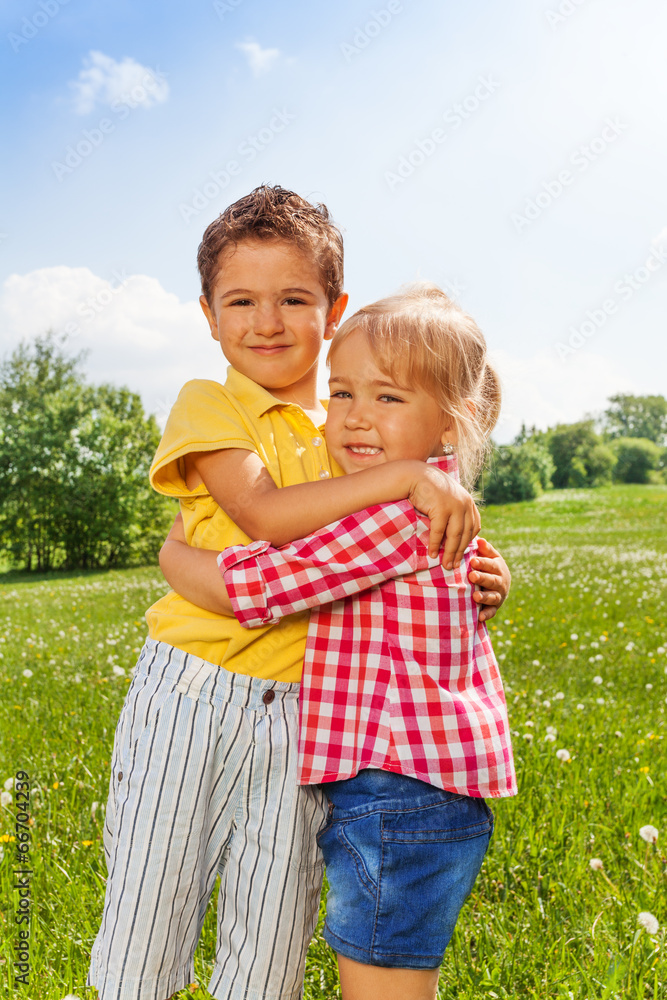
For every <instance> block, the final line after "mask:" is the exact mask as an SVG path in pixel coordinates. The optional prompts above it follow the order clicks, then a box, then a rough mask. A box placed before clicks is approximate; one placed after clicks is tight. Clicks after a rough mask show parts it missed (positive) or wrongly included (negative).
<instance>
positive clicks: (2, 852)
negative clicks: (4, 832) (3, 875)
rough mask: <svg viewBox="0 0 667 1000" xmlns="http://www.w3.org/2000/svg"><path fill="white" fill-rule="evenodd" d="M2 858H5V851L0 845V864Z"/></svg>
mask: <svg viewBox="0 0 667 1000" xmlns="http://www.w3.org/2000/svg"><path fill="white" fill-rule="evenodd" d="M4 857H5V849H4V847H3V846H2V844H0V863H2V861H3V859H4Z"/></svg>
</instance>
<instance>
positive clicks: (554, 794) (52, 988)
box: [0, 486, 667, 1000]
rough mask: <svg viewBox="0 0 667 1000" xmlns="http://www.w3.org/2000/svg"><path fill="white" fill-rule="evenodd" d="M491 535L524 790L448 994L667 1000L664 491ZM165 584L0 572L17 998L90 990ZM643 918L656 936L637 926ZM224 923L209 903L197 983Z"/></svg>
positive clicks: (622, 497)
mask: <svg viewBox="0 0 667 1000" xmlns="http://www.w3.org/2000/svg"><path fill="white" fill-rule="evenodd" d="M484 532H485V534H486V535H487V536H488V537H489V539H490V540H491V541H493V542H494V543H495V544H497V545H498V546H499V547H500V548H501V549H502V551H503V553H504V554H505V556H506V558H507V560H508V562H509V563H510V566H511V568H512V572H513V579H514V583H513V591H512V595H511V597H510V599H509V601H508V602H507V604H506V605H505V607H504V608H503V609H502V610H501V612H500V614H499V615H498V616H497V617H496V619H495V620H494V621H493V623H492V625H493V629H492V634H493V636H494V643H495V646H496V650H497V653H498V655H499V656H500V662H501V668H502V671H503V676H504V679H505V684H506V690H507V701H508V704H509V709H510V723H511V729H512V732H513V735H514V748H515V755H516V762H517V770H518V774H519V788H520V791H519V795H518V796H517V797H516V798H514V799H511V800H504V801H497V802H496V803H495V804H494V805H493V809H494V812H495V815H496V830H495V834H494V837H493V840H492V845H491V847H490V849H489V853H488V855H487V858H486V861H485V864H484V867H483V869H482V873H481V875H480V877H479V879H478V882H477V885H476V887H475V890H474V892H473V895H472V896H471V897H470V899H469V901H468V903H467V904H466V906H465V908H464V910H463V912H462V914H461V918H460V920H459V924H458V928H457V930H456V933H455V937H454V939H453V942H452V945H451V946H450V949H449V951H448V954H447V956H446V959H445V962H444V964H443V968H442V977H441V992H440V996H441V997H442V998H447V1000H454V998H457V1000H473V998H479V997H494V998H496V997H512V998H514V997H517V998H519V997H539V998H547V997H548V998H552V997H553V998H556V997H558V998H560V997H562V998H569V997H571V998H581V1000H592V998H600V1000H603V998H609V1000H611V998H615V997H628V998H633V1000H634V998H653V1000H657V998H667V961H666V960H665V954H664V953H665V947H666V939H665V931H664V924H665V921H667V894H666V891H665V890H666V882H667V878H666V875H667V860H666V859H665V856H664V854H663V843H667V828H666V822H665V820H666V817H667V794H666V788H667V785H666V784H665V764H666V763H667V752H666V747H665V742H666V741H665V732H666V730H665V709H666V708H667V704H666V696H667V676H666V673H667V654H666V651H665V648H666V647H667V606H666V591H665V580H666V579H667V488H665V487H653V486H644V487H613V488H609V489H604V490H590V491H586V490H584V491H572V490H570V491H558V492H553V493H548V494H546V495H545V496H543V497H542V498H541V499H540V500H539V501H535V502H533V503H528V504H516V505H513V506H511V507H504V508H501V507H495V508H490V509H489V510H488V511H486V512H485V513H484ZM163 590H164V583H163V582H162V580H161V577H160V574H159V572H158V571H157V570H153V569H144V570H138V571H137V570H131V571H130V570H128V571H124V572H111V573H105V574H89V575H80V576H69V577H65V576H54V577H52V578H47V579H41V580H40V579H29V580H28V579H26V578H25V577H21V576H15V577H12V576H7V575H6V576H4V577H0V685H1V688H0V690H1V691H2V699H1V708H0V739H1V741H2V742H1V744H0V783H5V782H8V784H7V785H6V786H5V791H6V792H8V793H9V795H11V798H12V801H11V802H10V801H8V795H7V794H5V795H4V796H3V808H2V810H1V811H0V848H2V849H3V850H4V858H3V860H2V862H1V864H0V875H1V882H2V885H1V890H0V891H1V898H2V906H1V908H0V937H1V944H0V947H1V949H2V950H1V952H0V956H1V957H0V962H2V965H0V991H1V992H2V995H3V996H8V997H15V996H16V997H19V996H21V997H29V998H30V1000H62V998H63V997H65V996H66V995H67V994H73V995H75V996H76V997H79V998H81V1000H93V997H95V996H96V994H95V992H94V991H92V990H87V989H86V988H85V986H84V985H83V984H84V983H85V978H86V971H87V965H88V956H89V952H90V946H91V943H92V940H93V938H94V936H95V933H96V931H97V927H98V923H99V919H100V915H101V909H102V900H103V894H104V876H105V874H106V873H105V867H104V858H103V850H102V836H101V831H102V825H103V817H104V803H105V800H106V795H107V786H108V764H109V758H110V754H111V746H112V740H113V733H114V727H115V724H116V719H117V716H118V713H119V710H120V707H121V704H122V701H123V697H124V694H125V691H126V689H127V685H128V682H129V675H130V671H131V670H132V667H133V665H134V662H135V660H136V656H137V653H138V651H139V648H140V646H141V644H142V641H143V637H144V632H145V628H144V620H143V612H144V610H145V609H146V607H148V605H149V604H150V603H152V601H153V600H154V599H155V598H156V597H157V596H158V595H159V594H161V593H162V592H163ZM557 751H567V752H568V754H569V757H568V758H567V759H565V760H563V759H560V758H562V757H565V756H566V755H565V754H560V755H557ZM19 771H24V772H26V773H27V774H28V775H29V781H30V789H31V808H30V811H31V815H32V818H33V820H34V822H33V824H32V825H31V827H30V836H31V853H30V868H31V870H32V872H33V874H32V876H31V884H30V893H31V896H30V902H31V907H32V909H31V914H32V922H31V924H30V928H31V935H30V939H29V946H30V966H31V972H30V985H29V986H27V987H20V988H19V989H16V990H15V989H14V969H13V964H12V963H13V962H14V957H15V948H16V945H17V943H18V940H19V938H18V932H19V930H20V929H21V928H22V927H25V926H26V925H18V924H17V923H16V916H15V915H16V913H17V912H18V913H20V912H21V911H20V904H21V900H20V897H19V895H18V892H17V891H16V890H14V889H13V882H14V872H15V870H16V869H17V867H19V866H18V863H17V861H16V854H17V848H18V847H19V841H20V836H21V833H20V832H19V840H17V839H15V838H16V836H17V830H16V815H17V813H16V809H17V805H18V806H20V802H18V792H17V791H16V790H15V789H14V788H13V787H10V786H11V784H12V782H11V781H8V779H12V777H13V776H14V775H15V774H16V773H17V772H19ZM21 816H22V814H19V819H21ZM647 824H651V825H653V826H655V827H657V829H658V830H659V831H660V837H659V839H658V842H657V844H655V845H654V844H650V843H647V842H645V841H644V840H643V839H642V838H641V836H640V833H639V831H640V828H641V827H643V826H645V825H647ZM20 829H21V828H19V831H20ZM592 859H600V860H601V861H602V863H603V866H604V867H603V868H602V869H599V868H598V869H597V870H596V869H594V868H592V867H591V865H590V862H591V860H592ZM24 905H25V904H24ZM647 911H648V912H650V913H651V914H653V915H654V916H655V917H656V918H657V920H658V922H659V924H660V929H659V931H658V932H657V933H656V934H649V933H648V932H647V931H646V930H645V929H644V928H643V927H642V926H641V925H640V924H639V923H638V915H639V914H640V913H642V912H647ZM214 928H215V915H214V913H213V911H212V909H211V911H210V912H209V915H208V918H207V921H206V925H205V929H204V934H203V936H202V940H201V942H200V947H199V950H198V953H197V958H196V970H197V976H198V981H199V982H200V983H206V982H207V981H208V980H207V970H209V969H210V968H211V965H212V956H213V948H214V943H215V936H214ZM338 995H339V993H338V988H337V978H336V972H335V961H334V959H333V956H332V954H331V952H330V951H329V950H328V948H327V946H326V945H325V944H324V942H323V941H322V939H321V937H320V936H319V935H318V936H316V938H315V939H314V941H313V943H312V945H311V949H310V953H309V960H308V967H307V983H306V996H307V997H308V998H311V1000H315V998H325V997H326V998H332V997H336V996H338ZM191 996H192V997H195V998H196V1000H207V998H208V997H209V994H208V993H207V991H206V990H205V988H204V987H203V986H200V987H199V988H198V989H196V990H193V992H192V993H189V992H188V991H184V992H182V993H180V994H178V997H179V1000H186V998H187V1000H189V998H190V997H191Z"/></svg>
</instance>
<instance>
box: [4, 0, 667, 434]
mask: <svg viewBox="0 0 667 1000" xmlns="http://www.w3.org/2000/svg"><path fill="white" fill-rule="evenodd" d="M666 41H667V6H664V5H662V4H660V3H658V2H657V0H636V2H634V3H633V4H629V3H627V2H622V0H504V2H503V3H502V4H501V3H497V2H495V3H494V2H491V0H466V3H460V2H455V0H412V2H410V0H378V2H377V3H376V4H375V5H373V4H369V5H368V6H366V5H365V4H363V3H358V2H355V3H353V2H352V0H339V2H337V3H336V4H335V5H334V4H313V3H306V2H296V3H288V4H280V5H277V4H275V3H269V2H268V0H211V2H209V0H201V2H200V0H193V2H192V3H190V4H187V5H186V4H183V3H181V2H176V0H162V2H160V3H159V4H158V3H156V2H153V0H146V2H142V3H136V0H135V2H133V3H130V2H129V0H116V2H114V3H113V4H99V3H94V2H91V0H67V2H63V0H34V2H22V3H19V2H8V3H5V4H3V5H2V9H1V10H0V45H1V46H2V47H3V49H4V52H3V58H2V60H1V61H0V82H1V83H2V93H3V95H4V100H3V103H2V110H1V114H2V119H3V120H2V122H1V127H2V134H3V135H4V136H5V155H4V157H3V165H2V167H1V168H0V169H1V170H2V185H1V189H0V190H1V192H2V193H1V195H0V357H6V356H8V355H9V353H10V352H11V351H12V350H13V349H14V348H15V347H16V345H17V344H18V343H19V342H21V341H23V340H29V339H31V338H33V337H35V336H37V335H40V334H43V333H44V332H46V330H48V329H53V330H54V331H56V332H58V333H60V334H63V335H64V334H66V335H67V344H68V350H71V351H72V352H73V353H75V352H79V351H86V352H87V355H86V359H85V362H84V367H85V371H86V372H87V374H88V376H89V377H90V379H91V380H93V381H95V382H102V381H106V382H113V383H115V384H119V385H120V384H122V385H127V386H129V387H130V388H131V389H132V390H134V391H136V392H139V393H141V395H142V398H143V400H144V404H145V406H146V409H147V410H148V411H150V412H154V413H155V414H156V415H157V417H158V419H159V420H160V421H161V422H163V421H164V420H165V419H166V415H167V413H168V411H169V408H170V406H171V404H172V402H173V400H174V399H175V397H176V395H177V393H178V390H179V388H180V386H181V385H182V384H183V382H185V381H187V380H188V379H190V378H201V377H203V378H215V379H217V380H218V381H224V378H225V370H226V362H225V360H224V358H223V357H222V355H221V352H220V348H219V345H218V344H217V343H215V342H214V341H213V340H212V339H211V338H210V334H209V331H208V326H207V324H206V321H205V318H204V316H203V314H202V313H201V310H200V307H199V303H198V296H199V293H200V289H199V281H198V275H197V270H196V264H195V259H196V252H197V246H198V244H199V240H200V238H201V235H202V233H203V231H204V229H205V228H206V226H207V225H208V223H209V222H210V221H211V220H212V219H214V218H215V217H216V216H217V215H218V214H219V213H220V212H221V211H222V210H223V209H224V208H225V207H226V206H227V205H228V204H229V203H231V202H232V201H234V200H235V199H237V198H239V197H241V196H242V195H244V194H246V193H247V192H248V191H250V190H251V189H252V188H253V187H255V186H257V185H258V184H261V183H270V184H281V185H283V186H285V187H288V188H291V189H292V190H295V191H297V192H299V194H301V195H303V196H305V197H307V198H309V199H311V200H313V201H318V202H319V201H324V202H325V203H326V204H327V206H328V207H329V209H330V211H331V212H332V214H333V216H334V219H335V220H336V222H337V223H338V224H339V225H340V226H341V228H342V230H343V234H344V239H345V247H346V268H345V272H346V288H347V291H348V292H349V293H350V307H349V310H350V311H353V310H354V309H356V308H358V307H360V306H362V305H364V304H365V303H367V302H370V301H373V300H374V299H377V298H380V297H382V296H383V295H386V294H389V293H391V292H393V291H395V290H396V289H398V288H399V287H400V286H401V285H402V284H405V283H406V282H409V281H412V280H415V279H421V278H425V279H429V280H433V281H436V282H437V283H439V284H440V285H441V286H442V287H443V288H445V289H446V290H448V291H449V292H450V293H451V294H452V295H454V297H455V298H456V299H457V300H458V301H459V302H460V304H461V305H462V306H463V307H464V309H465V310H466V311H467V312H469V313H470V314H471V315H472V316H474V318H475V319H476V320H477V322H478V323H479V325H480V326H481V328H482V330H483V331H484V333H485V336H486V339H487V342H488V344H489V348H490V351H491V355H492V357H493V359H494V360H495V362H496V364H497V366H498V368H499V370H500V373H501V377H502V381H503V387H504V406H503V413H502V415H501V419H500V423H499V425H498V428H497V430H496V432H495V438H496V440H497V441H499V442H504V441H509V440H511V439H512V438H513V437H514V435H515V434H516V433H517V432H518V431H519V429H520V426H521V424H522V423H524V422H525V423H527V424H528V425H536V426H538V427H547V426H553V425H554V424H556V423H558V422H569V421H574V420H578V419H581V418H582V417H584V416H585V415H587V414H591V413H599V412H601V411H602V410H603V409H604V408H605V405H606V403H605V401H606V400H607V398H608V397H609V395H610V394H612V393H617V392H632V393H637V394H645V393H661V394H667V337H666V336H665V333H666V332H667V331H666V330H665V312H666V310H665V305H666V303H667V198H666V197H665V180H664V178H665V176H667V130H666V129H665V127H664V122H665V111H664V109H665V107H666V106H667V100H666V98H667V72H666V71H665V56H664V53H665V43H666ZM321 391H322V395H326V368H325V365H324V362H323V363H322V365H321Z"/></svg>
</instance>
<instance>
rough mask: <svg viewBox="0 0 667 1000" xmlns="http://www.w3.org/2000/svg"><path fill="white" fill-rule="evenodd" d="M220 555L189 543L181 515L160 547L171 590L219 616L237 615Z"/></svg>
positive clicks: (162, 564) (162, 566) (163, 569)
mask: <svg viewBox="0 0 667 1000" xmlns="http://www.w3.org/2000/svg"><path fill="white" fill-rule="evenodd" d="M217 556H218V553H217V552H214V551H213V550H211V549H196V548H194V547H193V546H190V545H188V544H187V542H186V541H185V532H184V531H183V518H182V516H181V515H180V514H178V515H177V516H176V520H175V521H174V523H173V524H172V526H171V530H170V532H169V534H168V535H167V538H166V541H165V542H164V544H163V546H162V548H161V549H160V569H161V570H162V574H163V576H164V578H165V580H166V581H167V583H168V584H169V586H170V587H171V589H172V590H175V591H176V593H177V594H180V595H181V597H184V598H185V599H186V601H190V603H191V604H196V605H197V607H199V608H204V610H205V611H213V612H214V613H215V614H218V615H233V614H234V608H233V607H232V602H231V601H230V599H229V597H228V596H227V588H226V587H225V581H224V580H223V578H222V576H221V575H220V570H219V569H218V562H217Z"/></svg>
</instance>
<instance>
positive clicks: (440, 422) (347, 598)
mask: <svg viewBox="0 0 667 1000" xmlns="http://www.w3.org/2000/svg"><path fill="white" fill-rule="evenodd" d="M329 363H330V366H331V379H330V388H331V400H330V403H329V409H328V415H327V423H326V436H327V445H328V448H329V451H330V453H331V455H332V456H333V458H334V459H335V460H336V461H337V462H338V463H339V465H340V466H341V467H342V469H343V470H344V472H346V473H354V472H356V471H358V470H360V469H363V468H366V467H368V466H373V465H379V464H381V463H383V462H388V461H392V460H393V459H398V458H413V459H414V458H416V459H421V460H424V461H429V462H431V463H433V464H435V465H436V466H437V467H439V468H440V469H442V470H443V471H445V472H448V473H449V474H454V475H455V474H456V471H457V466H458V467H459V468H460V471H461V478H462V480H463V482H464V484H465V485H468V486H471V485H472V484H473V483H474V482H475V480H476V477H477V474H478V472H479V469H480V467H481V465H482V462H483V458H484V455H485V450H486V447H487V442H488V438H489V435H490V433H491V430H492V429H493V426H494V425H495V423H496V420H497V417H498V413H499V409H500V389H499V385H498V380H497V377H496V375H495V372H494V371H493V369H492V367H491V366H490V364H489V362H488V360H487V357H486V344H485V341H484V337H483V335H482V333H481V332H480V330H479V328H478V327H477V325H476V324H475V323H474V321H473V320H472V319H471V318H470V317H469V316H467V315H466V314H465V313H463V312H462V311H461V310H460V309H459V308H458V307H457V306H456V305H455V304H454V303H453V302H452V301H451V300H450V299H449V298H448V297H447V296H446V295H445V294H444V292H442V291H441V290H440V289H438V288H436V287H435V286H433V285H429V284H420V285H415V286H412V287H411V288H409V289H408V290H407V291H405V292H404V293H402V294H400V295H396V296H393V297H391V298H388V299H384V300H382V301H381V302H377V303H375V304H374V305H372V306H368V307H366V308H364V309H362V310H360V311H359V312H358V313H356V314H355V315H354V316H352V317H351V319H349V320H348V321H347V322H346V323H344V324H343V325H342V326H341V328H340V329H339V330H338V332H337V333H336V335H335V336H334V339H333V341H332V345H331V350H330V353H329ZM475 549H476V544H475V543H473V545H472V546H470V548H469V549H468V551H467V552H466V556H465V561H464V564H462V565H461V567H460V568H459V569H453V570H445V569H443V567H442V565H441V564H440V561H439V560H438V559H433V558H430V557H429V556H428V523H427V521H426V519H425V518H423V517H421V516H420V515H419V514H418V513H416V512H415V511H414V508H413V507H412V506H411V505H410V504H408V503H407V502H400V503H393V504H382V505H377V506H375V507H372V508H368V509H367V510H366V511H362V512H361V513H360V514H355V515H351V516H350V517H346V518H343V519H342V520H341V521H338V522H335V523H334V524H332V525H329V526H327V527H326V528H323V529H322V530H321V531H318V532H315V533H314V534H313V535H311V536H309V537H308V538H305V539H302V540H300V541H297V542H293V543H292V544H290V545H286V546H283V547H282V548H280V549H274V548H272V547H271V546H270V544H269V543H268V542H253V543H252V544H250V545H249V546H247V547H244V546H234V547H233V548H230V549H226V550H225V551H224V552H223V553H221V554H220V555H219V556H218V557H217V561H218V563H219V566H220V570H221V571H222V573H223V574H224V587H223V586H222V584H221V579H220V577H219V576H217V577H216V576H215V574H214V572H213V567H212V562H211V555H210V554H206V553H202V552H201V550H199V551H197V550H190V549H187V547H183V546H181V545H174V544H173V543H172V542H168V543H167V544H166V545H165V548H164V550H163V556H162V558H161V565H162V567H163V570H164V571H165V575H166V576H167V579H168V580H169V582H170V584H171V585H172V586H174V587H175V589H177V590H179V592H180V593H182V594H184V596H186V597H187V598H188V599H190V600H193V601H196V602H197V603H199V604H202V605H203V606H204V607H209V608H210V609H211V610H216V611H220V610H225V609H226V610H229V608H230V607H231V608H232V609H233V611H234V613H235V614H236V616H237V618H238V619H239V621H240V622H241V623H242V624H243V625H246V626H249V627H252V626H257V625H265V624H268V623H270V622H272V621H274V620H276V619H278V618H280V617H282V616H284V615H286V614H291V613H293V612H296V611H302V610H304V609H305V608H314V609H315V610H314V611H313V613H312V615H311V619H310V626H309V632H308V644H307V650H306V657H305V661H304V673H303V680H302V685H301V696H300V700H301V704H300V741H299V774H300V777H299V780H300V781H301V783H305V784H310V783H315V782H317V783H322V785H323V788H324V791H325V793H326V795H327V798H328V800H329V819H328V823H327V825H326V827H325V828H324V830H323V831H322V832H321V833H320V836H319V842H320V846H321V848H322V851H323V854H324V858H325V862H326V865H327V877H328V881H329V887H330V888H329V895H328V897H327V918H326V925H325V937H326V939H327V941H328V942H329V944H330V945H331V946H332V947H333V948H334V950H335V951H336V952H337V954H338V963H339V970H340V978H341V987H342V992H343V998H344V1000H375V998H378V1000H380V998H382V1000H394V998H395V1000H398V998H400V1000H427V998H432V997H434V996H435V993H436V989H437V981H438V973H439V967H440V964H441V962H442V957H443V954H444V951H445V948H446V946H447V944H448V942H449V940H450V938H451V935H452V932H453V929H454V926H455V924H456V920H457V917H458V914H459V911H460V909H461V906H462V905H463V902H464V901H465V899H466V897H467V895H468V894H469V893H470V890H471V889H472V886H473V884H474V881H475V878H476V876H477V873H478V871H479V869H480V866H481V864H482V860H483V858H484V854H485V852H486V849H487V846H488V843H489V839H490V836H491V833H492V828H493V818H492V814H491V812H490V810H489V809H488V807H487V806H486V803H485V802H484V797H485V796H487V797H500V796H507V795H513V794H515V792H516V781H515V774H514V766H513V761H512V751H511V744H510V737H509V726H508V720H507V712H506V705H505V698H504V695H503V690H502V684H501V681H500V676H499V673H498V668H497V664H496V660H495V657H494V655H493V650H492V648H491V644H490V641H489V637H488V632H487V629H486V626H485V624H484V623H481V622H478V620H477V606H476V604H475V602H474V600H473V587H472V586H471V585H470V584H469V583H468V570H469V565H470V558H471V555H472V553H473V552H474V551H475ZM206 560H208V562H206Z"/></svg>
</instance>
